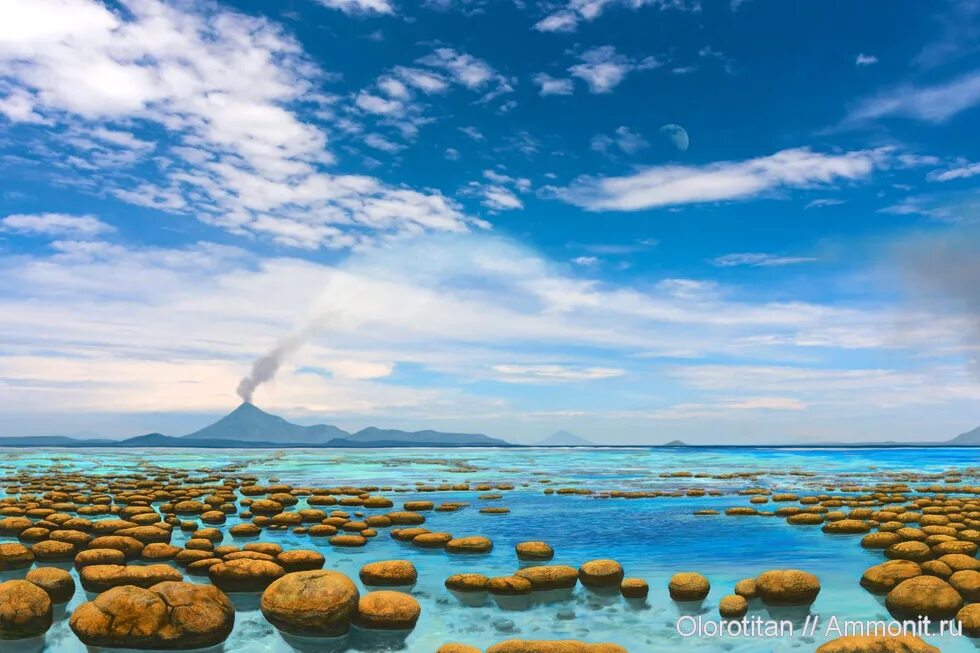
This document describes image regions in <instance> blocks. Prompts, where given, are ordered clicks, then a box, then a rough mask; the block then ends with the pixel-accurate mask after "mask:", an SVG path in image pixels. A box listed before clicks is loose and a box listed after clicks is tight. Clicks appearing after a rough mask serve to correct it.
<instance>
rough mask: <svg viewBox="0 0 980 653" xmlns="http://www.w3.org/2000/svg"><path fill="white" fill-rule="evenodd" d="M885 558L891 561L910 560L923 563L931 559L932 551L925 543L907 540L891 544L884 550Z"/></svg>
mask: <svg viewBox="0 0 980 653" xmlns="http://www.w3.org/2000/svg"><path fill="white" fill-rule="evenodd" d="M885 557H886V558H890V559H892V560H911V561H912V562H925V561H926V560H929V559H931V558H932V557H933V556H932V549H930V548H929V545H928V544H926V543H925V542H919V541H918V540H908V541H905V542H898V543H897V544H892V545H891V546H890V547H888V548H887V549H885Z"/></svg>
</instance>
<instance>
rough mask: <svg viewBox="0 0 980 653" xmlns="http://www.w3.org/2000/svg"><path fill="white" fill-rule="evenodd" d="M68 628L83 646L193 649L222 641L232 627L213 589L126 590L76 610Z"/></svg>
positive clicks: (229, 610) (168, 585) (227, 604)
mask: <svg viewBox="0 0 980 653" xmlns="http://www.w3.org/2000/svg"><path fill="white" fill-rule="evenodd" d="M68 623H69V625H70V626H71V629H72V631H74V633H75V635H77V636H78V638H79V639H80V640H82V642H84V643H85V644H87V645H89V646H103V647H107V648H135V649H167V650H179V649H193V648H204V647H208V646H215V645H217V644H220V643H221V642H223V641H225V640H226V639H227V638H228V635H229V634H231V630H232V628H233V627H234V624H235V608H234V606H233V605H232V603H231V601H230V600H229V599H228V597H227V596H225V594H224V593H223V592H222V591H221V590H219V589H218V588H216V587H214V586H213V585H197V584H193V583H180V582H164V583H158V584H156V585H153V586H152V587H149V588H141V587H134V586H131V585H127V586H123V587H115V588H113V589H111V590H108V591H107V592H103V593H102V594H99V595H98V596H97V597H95V599H94V600H92V601H89V602H88V603H84V604H82V605H80V606H79V607H78V608H76V609H75V611H74V612H73V613H72V615H71V619H70V620H69V622H68Z"/></svg>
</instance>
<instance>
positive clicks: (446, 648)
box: [436, 642, 483, 653]
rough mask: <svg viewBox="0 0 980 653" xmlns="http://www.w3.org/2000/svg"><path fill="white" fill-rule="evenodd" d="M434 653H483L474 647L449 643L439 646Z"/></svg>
mask: <svg viewBox="0 0 980 653" xmlns="http://www.w3.org/2000/svg"><path fill="white" fill-rule="evenodd" d="M436 653H483V651H481V650H480V649H478V648H477V647H475V646H469V645H468V644H459V643H457V642H449V643H448V644H443V645H442V646H440V647H439V650H437V651H436Z"/></svg>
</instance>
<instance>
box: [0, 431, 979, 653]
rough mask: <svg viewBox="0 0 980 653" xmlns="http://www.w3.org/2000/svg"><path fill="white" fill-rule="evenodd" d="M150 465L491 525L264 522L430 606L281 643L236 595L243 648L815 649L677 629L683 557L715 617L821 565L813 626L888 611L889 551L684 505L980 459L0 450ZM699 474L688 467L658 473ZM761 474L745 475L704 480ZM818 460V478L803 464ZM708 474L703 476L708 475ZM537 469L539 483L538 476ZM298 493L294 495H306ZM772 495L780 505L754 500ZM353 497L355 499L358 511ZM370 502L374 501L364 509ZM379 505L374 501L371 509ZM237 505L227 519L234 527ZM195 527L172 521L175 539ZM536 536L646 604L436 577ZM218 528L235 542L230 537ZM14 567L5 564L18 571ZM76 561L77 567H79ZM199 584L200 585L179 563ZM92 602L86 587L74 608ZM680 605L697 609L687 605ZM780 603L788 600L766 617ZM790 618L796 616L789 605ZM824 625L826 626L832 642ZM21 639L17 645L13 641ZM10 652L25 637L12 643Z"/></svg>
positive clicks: (489, 565) (805, 643)
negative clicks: (331, 538) (339, 540)
mask: <svg viewBox="0 0 980 653" xmlns="http://www.w3.org/2000/svg"><path fill="white" fill-rule="evenodd" d="M147 463H149V464H151V465H156V466H160V467H167V468H174V469H185V470H198V469H202V468H208V469H212V470H220V469H222V468H224V467H226V466H234V467H236V468H237V469H238V471H240V472H245V473H251V474H255V475H257V476H258V477H259V482H260V483H263V482H265V481H266V480H267V479H269V478H270V477H271V478H276V479H279V481H280V482H283V483H290V484H293V485H296V486H303V487H311V486H312V487H317V486H319V487H330V486H337V485H345V484H350V485H368V484H370V485H392V486H394V487H395V488H401V489H408V490H409V491H405V492H398V493H395V492H385V493H384V494H385V495H386V496H388V497H389V498H392V499H393V500H394V501H395V502H396V507H399V506H400V504H401V502H403V501H408V500H412V499H416V498H418V499H426V500H432V501H435V502H436V503H439V502H442V501H468V502H470V503H471V504H472V505H471V506H470V507H468V508H465V509H463V510H461V511H459V512H455V513H439V512H430V513H427V522H426V524H425V526H426V527H427V528H429V529H430V530H433V531H448V532H451V533H453V534H454V535H455V536H457V537H458V536H464V535H485V536H488V537H490V538H492V539H493V541H494V544H495V548H494V550H493V552H492V553H490V554H488V555H485V556H452V555H449V554H446V553H445V552H442V551H423V550H420V549H418V548H415V547H413V546H411V545H410V544H404V543H401V542H397V541H395V540H393V539H391V538H390V537H389V536H388V534H387V531H386V530H383V531H382V532H381V533H380V534H379V536H378V537H377V538H374V539H373V540H371V541H370V543H369V544H368V546H367V547H365V548H363V549H355V550H350V549H335V548H333V547H331V546H330V544H329V543H327V542H326V541H325V540H321V539H319V538H317V539H312V538H309V537H308V536H306V535H296V534H293V533H291V532H286V531H271V532H266V533H265V534H264V535H263V537H262V539H263V540H268V541H275V542H279V543H281V544H282V545H283V546H284V547H286V548H315V549H317V550H319V551H321V552H322V553H323V554H324V555H325V556H326V559H327V563H326V567H327V568H329V569H335V570H337V571H341V572H343V573H345V574H347V575H348V576H350V577H351V578H352V579H354V580H355V581H357V572H358V569H359V568H360V567H361V566H362V565H364V564H366V563H368V562H373V561H376V560H385V559H393V558H405V559H409V560H412V561H413V562H414V563H415V565H416V567H417V568H418V570H419V582H418V583H417V585H416V586H415V587H414V588H413V589H412V594H413V595H414V596H415V597H416V598H417V599H418V600H419V602H420V603H421V605H422V617H421V619H420V620H419V622H418V625H417V626H416V628H415V629H414V630H413V631H412V632H411V633H410V634H409V635H407V637H401V638H398V637H395V638H394V639H391V636H389V638H388V639H379V638H378V637H376V636H372V635H370V634H366V633H362V632H357V631H354V632H352V634H351V635H349V636H348V637H346V638H343V639H341V640H337V641H330V642H323V641H320V642H309V641H307V642H297V641H286V640H285V639H284V638H283V637H282V636H281V635H280V634H279V633H278V632H277V631H276V630H275V629H274V628H273V627H272V626H270V625H269V624H268V623H267V622H266V621H265V620H264V619H263V617H262V615H261V613H260V612H259V611H258V609H257V603H258V601H257V598H256V597H249V596H236V597H234V600H235V603H236V605H237V606H238V608H239V612H238V614H237V616H236V625H235V630H234V632H233V634H232V636H231V637H230V639H229V640H228V642H226V644H225V650H227V651H235V652H239V651H241V652H243V653H268V652H279V651H294V650H299V651H307V650H308V651H347V652H350V653H368V652H374V651H395V650H400V651H409V652H411V653H416V652H418V653H427V652H434V651H435V650H436V649H437V648H438V647H439V645H440V644H442V643H445V642H449V641H459V642H463V643H468V644H472V645H476V646H479V647H486V646H489V645H490V644H491V643H494V642H498V641H502V640H505V639H511V638H518V637H519V638H528V639H581V640H587V641H611V642H616V643H618V644H621V645H623V646H625V647H627V648H628V649H629V650H630V651H632V652H634V653H636V652H647V651H649V652H654V651H697V652H701V651H704V652H708V651H735V652H741V651H745V652H749V651H751V652H753V653H758V652H766V651H773V652H777V651H778V652H783V651H812V650H813V649H814V648H816V645H817V644H818V643H819V642H821V641H824V640H825V639H828V638H827V637H824V636H823V633H822V627H821V628H818V631H817V633H816V634H815V635H813V636H810V635H809V634H807V635H802V634H800V633H799V629H798V628H797V631H796V632H794V634H793V635H792V636H784V637H777V638H749V637H743V638H714V637H700V638H699V637H688V638H682V637H681V636H680V635H679V634H678V633H677V632H676V630H675V624H676V621H677V618H678V616H679V615H680V614H681V613H680V612H679V608H678V606H677V605H676V604H674V603H672V602H671V601H670V599H669V597H668V596H667V590H666V586H667V581H668V579H669V577H670V576H671V575H672V574H673V573H676V572H678V571H698V572H700V573H703V574H705V575H706V576H707V577H708V578H709V579H710V580H711V583H712V590H711V593H710V595H709V596H708V598H707V600H706V601H705V602H704V603H703V605H702V606H701V608H700V613H701V614H703V616H704V617H705V618H707V619H716V618H717V603H718V600H719V599H720V598H721V597H722V596H723V595H725V594H729V593H731V592H732V588H733V586H734V584H735V582H737V581H738V580H740V579H742V578H746V577H753V576H756V575H758V574H759V573H760V572H762V571H765V570H767V569H773V568H797V569H803V570H806V571H809V572H811V573H814V574H816V575H817V576H818V577H819V578H820V580H821V583H822V587H823V589H822V591H821V593H820V595H819V597H818V598H817V601H816V602H815V603H814V604H813V606H812V610H811V611H812V613H813V614H815V615H818V616H819V617H820V619H821V624H826V623H827V620H829V619H830V617H832V616H837V617H839V618H847V619H858V620H876V619H887V618H888V615H887V612H886V611H885V609H884V607H883V605H882V603H881V601H880V599H879V598H876V597H874V596H872V595H870V594H868V593H867V592H865V591H864V590H863V589H861V588H860V586H859V585H858V580H859V579H860V576H861V573H862V572H863V570H864V569H865V568H867V567H869V566H871V565H873V564H877V563H878V562H881V561H882V560H883V557H882V556H881V555H880V553H873V552H869V551H865V550H863V549H861V547H860V546H859V544H858V542H859V540H860V537H855V536H850V537H848V536H828V535H825V534H824V533H822V532H821V531H820V529H819V527H799V526H789V525H787V524H786V523H785V522H784V521H783V520H782V519H780V518H765V517H747V518H736V517H726V516H723V515H721V516H708V517H705V516H694V515H693V512H694V511H695V510H699V509H704V508H714V509H718V510H724V509H725V508H727V507H731V506H744V505H749V504H748V497H745V496H738V495H737V494H736V493H737V492H738V491H739V490H744V489H746V488H750V487H768V488H772V489H775V490H777V491H794V492H797V493H800V494H806V493H812V494H819V493H823V492H824V491H825V490H824V487H825V486H827V485H834V486H839V485H841V484H862V483H873V482H883V481H886V480H888V479H889V478H890V477H891V475H896V476H900V475H901V474H902V473H906V472H914V473H917V474H932V475H936V478H937V482H941V479H942V474H943V473H944V472H947V471H951V470H956V471H957V472H958V473H960V474H962V478H963V483H964V484H966V485H980V482H978V480H977V478H976V477H977V475H978V474H980V468H974V467H973V466H974V465H975V464H977V457H976V453H975V452H974V451H973V450H971V449H936V448H933V449H779V450H774V449H754V448H737V449H736V448H732V449H728V448H717V449H700V448H699V449H602V448H594V449H459V450H446V449H440V450H434V449H398V450H394V449H387V450H284V451H269V450H251V451H233V450H189V449H154V450H146V451H141V452H128V451H120V450H84V451H78V450H58V449H49V450H35V451H24V450H0V473H2V474H5V473H8V472H10V471H12V470H23V469H25V468H28V469H30V468H32V467H31V466H36V468H37V469H39V470H40V469H44V468H50V467H51V466H56V467H57V468H58V469H61V470H65V471H79V472H86V473H93V474H111V473H120V474H124V473H134V472H138V471H139V470H140V469H141V467H143V466H144V465H146V464H147ZM681 471H685V472H691V473H692V474H693V476H690V477H669V476H666V475H667V474H671V473H676V472H681ZM746 472H757V473H758V475H757V476H755V477H752V478H712V476H719V475H726V474H732V473H740V474H741V473H746ZM804 474H812V475H804ZM702 475H703V476H702ZM542 480H547V481H549V482H548V483H542ZM463 482H468V483H471V484H475V483H481V482H485V483H494V484H496V483H512V484H514V486H515V489H514V490H511V491H506V492H503V494H504V497H503V499H500V500H496V501H485V500H480V499H478V498H477V497H478V495H480V494H481V492H477V491H468V492H436V493H429V492H423V493H418V492H415V491H414V487H415V485H416V484H417V483H421V484H439V483H463ZM547 487H553V488H560V487H578V488H588V489H592V490H595V491H607V490H647V491H664V492H677V491H684V490H686V489H689V488H704V489H707V490H717V491H719V492H721V493H722V496H704V497H686V496H678V497H656V498H648V499H598V498H594V497H589V496H576V495H561V496H559V495H550V496H549V495H545V494H544V493H543V489H544V488H547ZM486 505H503V506H507V507H508V508H510V510H511V513H510V514H508V515H486V514H480V513H479V512H478V509H479V507H482V506H486ZM303 507H306V506H305V502H304V501H301V502H300V504H299V505H297V506H295V509H299V508H303ZM767 507H768V508H769V509H771V508H772V507H773V506H772V505H771V504H770V505H769V506H763V508H767ZM350 510H351V511H354V510H356V508H352V509H350ZM366 512H368V513H369V514H371V513H374V512H379V511H366ZM380 512H383V511H380ZM236 522H237V519H230V520H229V522H228V525H229V526H230V525H231V524H234V523H236ZM186 538H187V534H185V533H182V532H179V531H175V533H174V539H173V543H174V544H177V545H180V543H181V542H183V541H184V540H185V539H186ZM529 539H533V540H537V539H541V540H545V541H547V542H549V543H550V544H552V546H553V547H554V548H555V550H556V556H555V560H554V564H568V565H572V566H575V567H578V566H579V565H580V564H582V563H583V562H586V561H588V560H592V559H596V558H613V559H615V560H617V561H619V562H620V563H621V564H622V565H623V566H624V567H625V569H626V575H627V576H634V577H640V578H644V579H646V580H647V581H648V582H649V583H650V587H651V591H650V597H649V599H648V600H647V601H646V602H645V603H644V604H641V605H636V604H634V603H627V602H626V601H624V600H623V599H622V598H620V597H619V596H618V595H615V596H602V595H597V594H594V593H591V592H588V591H586V590H585V589H584V588H582V587H578V588H577V589H576V590H575V592H574V593H573V594H572V595H571V596H567V597H558V598H557V600H554V601H548V602H545V601H543V600H542V601H537V602H536V603H534V604H533V605H532V606H531V607H530V608H529V609H526V610H520V611H513V610H503V609H501V608H499V607H497V606H496V605H495V604H494V603H493V602H492V601H490V602H488V603H487V604H486V605H484V606H482V607H467V606H464V605H462V604H461V603H459V602H458V601H457V600H456V598H455V597H453V596H452V595H451V594H449V593H448V592H447V591H446V590H445V589H444V587H443V581H444V580H445V578H446V577H447V576H449V575H451V574H454V573H461V572H480V573H484V574H487V575H489V576H493V575H509V574H511V573H513V572H514V571H515V570H516V569H517V568H518V563H517V560H516V557H515V555H514V549H513V547H514V545H515V544H516V543H517V542H520V541H523V540H529ZM225 543H235V542H234V540H231V538H228V537H227V536H226V541H225ZM23 573H24V572H23V570H21V571H19V572H6V573H5V574H3V577H4V579H8V578H11V577H16V576H20V575H23ZM73 573H74V572H73ZM187 579H188V580H191V581H193V582H205V581H202V580H201V579H197V578H195V577H191V576H188V577H187ZM85 600H87V597H85V596H84V594H83V593H82V592H81V590H80V589H79V592H78V593H77V594H76V596H75V598H74V599H72V601H71V603H69V604H68V606H67V610H66V611H64V612H65V613H66V614H70V612H71V610H72V609H74V608H75V607H76V606H77V605H79V604H80V603H82V602H83V601H85ZM686 610H690V609H689V608H686ZM754 616H760V617H762V618H764V619H768V618H770V616H771V615H770V614H769V613H768V612H767V610H766V609H765V607H764V606H761V605H752V607H751V609H750V613H749V617H754ZM775 616H780V617H781V616H782V615H775ZM794 618H796V617H795V616H794ZM832 638H833V637H830V639H832ZM926 639H927V641H930V642H931V643H933V644H934V645H938V646H940V647H941V649H942V650H943V651H948V652H954V653H956V652H966V651H970V652H975V650H976V647H975V646H974V644H973V641H972V640H969V639H967V638H957V637H951V636H945V637H927V638H926ZM31 647H32V648H33V650H46V651H58V652H61V651H65V652H70V653H75V652H81V651H84V650H85V647H84V646H83V645H82V644H81V643H80V642H79V641H78V640H77V639H76V638H75V637H74V636H73V634H72V633H71V630H70V629H69V628H68V624H67V617H65V616H64V614H62V615H61V618H60V619H59V620H58V621H57V622H56V624H55V626H54V627H52V629H51V630H50V631H49V632H48V634H47V635H46V637H45V639H44V642H34V643H31ZM20 648H24V647H23V646H21V647H20ZM3 650H4V651H7V650H12V651H13V650H18V649H17V648H14V647H4V649H3Z"/></svg>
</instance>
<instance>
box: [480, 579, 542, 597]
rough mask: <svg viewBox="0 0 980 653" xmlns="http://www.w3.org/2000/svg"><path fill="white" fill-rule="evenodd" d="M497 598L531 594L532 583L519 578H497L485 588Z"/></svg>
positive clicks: (489, 581) (490, 581) (488, 582)
mask: <svg viewBox="0 0 980 653" xmlns="http://www.w3.org/2000/svg"><path fill="white" fill-rule="evenodd" d="M484 587H485V588H486V590H487V591H488V592H490V593H491V594H493V595H495V596H521V595H523V594H530V593H531V589H532V586H531V581H529V580H528V579H526V578H521V577H519V576H496V577H494V578H491V579H490V580H488V581H487V583H486V585H485V586H484Z"/></svg>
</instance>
